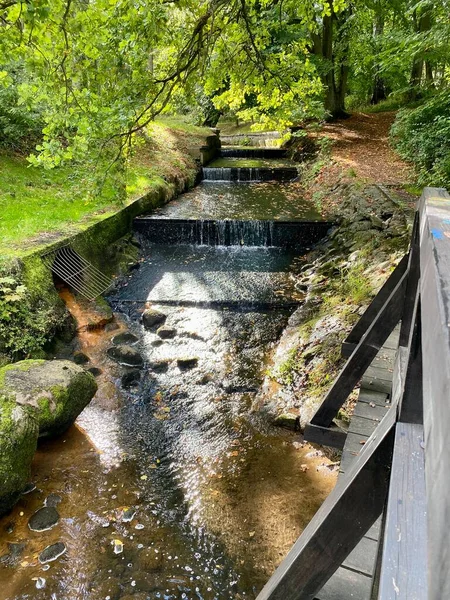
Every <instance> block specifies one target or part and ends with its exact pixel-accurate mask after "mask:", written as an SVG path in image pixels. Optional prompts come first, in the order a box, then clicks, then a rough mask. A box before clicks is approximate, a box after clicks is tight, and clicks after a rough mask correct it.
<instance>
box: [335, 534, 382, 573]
mask: <svg viewBox="0 0 450 600" xmlns="http://www.w3.org/2000/svg"><path fill="white" fill-rule="evenodd" d="M377 549H378V542H377V541H375V540H371V539H370V538H368V537H366V536H364V537H363V538H362V540H361V541H360V542H359V544H358V545H357V546H356V548H355V549H354V550H353V552H351V553H350V554H349V555H348V556H347V558H346V559H345V560H344V562H343V563H342V566H343V567H346V568H347V569H352V571H356V572H357V573H362V574H363V575H367V576H368V577H372V576H373V574H374V571H375V556H376V554H377Z"/></svg>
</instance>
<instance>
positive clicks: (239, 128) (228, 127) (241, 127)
mask: <svg viewBox="0 0 450 600" xmlns="http://www.w3.org/2000/svg"><path fill="white" fill-rule="evenodd" d="M217 128H218V129H220V133H221V134H223V135H237V134H252V133H262V132H264V131H273V128H271V129H259V128H258V124H257V123H243V122H238V124H236V120H235V119H234V120H229V119H223V120H222V119H220V120H219V122H218V124H217Z"/></svg>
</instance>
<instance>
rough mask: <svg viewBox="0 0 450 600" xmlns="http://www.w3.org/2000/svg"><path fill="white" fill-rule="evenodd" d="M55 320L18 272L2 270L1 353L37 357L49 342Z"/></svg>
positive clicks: (12, 356) (13, 356)
mask: <svg viewBox="0 0 450 600" xmlns="http://www.w3.org/2000/svg"><path fill="white" fill-rule="evenodd" d="M51 321H52V315H51V314H50V313H49V311H45V310H44V311H43V310H41V307H39V306H38V305H36V303H32V302H31V299H30V296H29V294H28V290H27V288H26V287H25V286H24V285H22V284H21V283H20V282H19V281H18V280H17V278H16V277H15V276H14V275H11V274H3V275H2V273H1V272H0V353H2V354H6V355H8V356H10V357H11V358H13V359H15V360H17V359H20V358H25V357H28V356H30V355H33V356H36V355H37V354H38V353H40V351H41V350H42V347H43V345H44V344H45V342H46V341H48V336H49V334H48V332H49V325H48V324H49V322H51Z"/></svg>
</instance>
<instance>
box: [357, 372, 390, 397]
mask: <svg viewBox="0 0 450 600" xmlns="http://www.w3.org/2000/svg"><path fill="white" fill-rule="evenodd" d="M361 385H362V386H364V387H365V388H368V389H370V390H374V391H375V392H382V393H383V394H390V393H391V390H392V381H390V380H387V379H381V378H379V377H374V376H373V373H372V376H364V377H363V378H362V381H361Z"/></svg>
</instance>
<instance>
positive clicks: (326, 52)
mask: <svg viewBox="0 0 450 600" xmlns="http://www.w3.org/2000/svg"><path fill="white" fill-rule="evenodd" d="M328 3H329V5H330V9H331V14H330V16H325V17H324V19H323V29H322V56H323V58H324V62H325V69H326V71H325V74H324V75H323V76H322V82H323V84H324V86H325V110H326V111H327V113H328V114H329V115H330V117H329V118H330V119H342V118H346V117H348V116H349V115H348V113H347V112H346V111H345V95H346V93H347V82H348V73H349V68H348V66H347V65H346V63H345V59H346V57H347V53H348V43H346V41H347V40H344V39H343V36H342V31H341V29H340V27H339V25H341V24H342V19H341V22H340V20H339V19H338V18H337V16H336V13H335V12H334V7H333V1H332V0H328ZM345 14H347V13H345ZM335 32H336V37H337V38H338V39H337V41H338V42H341V44H342V42H344V44H343V48H344V50H343V56H342V57H341V61H340V64H337V59H336V55H335V52H334V47H333V38H334V34H335ZM339 38H341V39H339Z"/></svg>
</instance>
